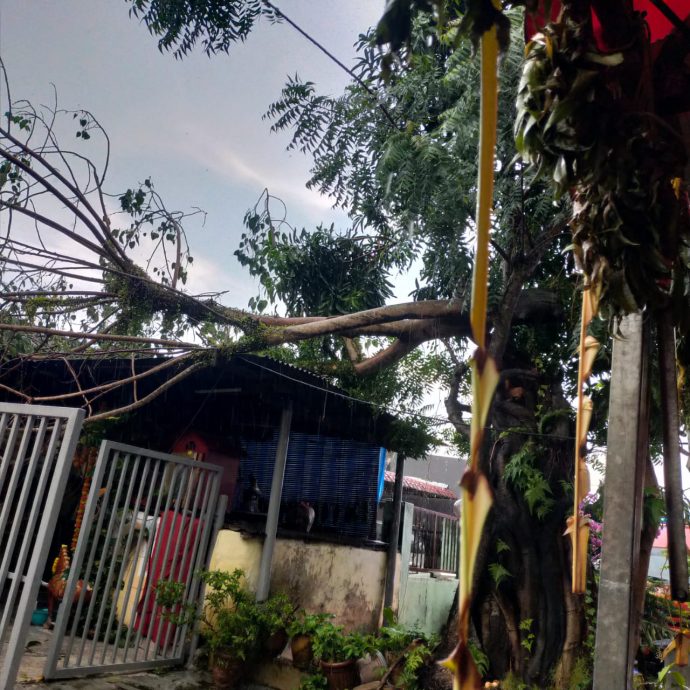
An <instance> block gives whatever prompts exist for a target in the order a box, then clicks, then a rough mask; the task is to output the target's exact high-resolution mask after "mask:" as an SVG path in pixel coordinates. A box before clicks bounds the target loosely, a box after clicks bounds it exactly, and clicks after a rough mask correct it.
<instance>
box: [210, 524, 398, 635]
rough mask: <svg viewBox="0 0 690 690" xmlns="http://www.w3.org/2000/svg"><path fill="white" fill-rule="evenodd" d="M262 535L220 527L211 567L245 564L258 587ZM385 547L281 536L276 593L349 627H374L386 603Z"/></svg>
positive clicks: (277, 550)
mask: <svg viewBox="0 0 690 690" xmlns="http://www.w3.org/2000/svg"><path fill="white" fill-rule="evenodd" d="M262 541H263V540H262V539H261V538H258V537H250V536H246V535H244V534H242V533H241V532H236V531H234V530H221V531H220V532H219V533H218V539H217V541H216V546H215V548H214V550H213V556H212V559H211V569H212V570H233V569H235V568H242V569H243V570H244V572H245V573H246V575H247V585H248V586H249V587H250V588H251V589H255V588H256V583H257V581H258V576H259V563H260V561H261V548H262ZM385 574H386V553H385V551H373V550H371V549H363V548H359V547H354V546H346V545H342V544H330V543H325V542H318V541H305V540H301V539H280V538H279V539H278V541H277V542H276V548H275V552H274V558H273V571H272V576H271V593H276V592H284V593H285V594H287V595H288V596H289V597H290V598H291V599H292V601H294V602H295V604H298V605H299V606H301V607H303V608H305V609H306V610H307V611H310V612H329V613H333V614H334V615H335V617H336V622H337V623H338V624H340V625H344V626H345V627H346V628H348V629H353V628H359V629H367V630H373V629H375V628H376V626H377V625H378V623H379V619H380V617H381V612H382V606H383V591H384V583H385Z"/></svg>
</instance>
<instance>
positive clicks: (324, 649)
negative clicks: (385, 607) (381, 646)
mask: <svg viewBox="0 0 690 690" xmlns="http://www.w3.org/2000/svg"><path fill="white" fill-rule="evenodd" d="M313 646H314V657H315V658H316V659H317V660H318V661H319V665H320V666H321V672H322V673H323V675H324V676H325V678H326V681H327V683H328V690H347V689H348V688H353V687H355V686H356V685H358V684H359V669H358V668H357V660H358V659H360V658H361V657H363V656H364V655H365V654H367V653H368V652H369V651H371V650H372V648H373V645H372V642H371V638H369V637H365V636H363V635H360V634H359V633H349V634H347V635H346V634H345V633H343V628H342V627H341V626H339V625H333V623H330V622H328V623H324V624H323V625H322V626H321V627H320V628H319V629H318V630H317V632H316V635H315V637H314V641H313Z"/></svg>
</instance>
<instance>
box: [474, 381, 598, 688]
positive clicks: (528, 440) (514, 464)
mask: <svg viewBox="0 0 690 690" xmlns="http://www.w3.org/2000/svg"><path fill="white" fill-rule="evenodd" d="M544 391H550V392H547V393H545V392H544ZM537 406H539V407H537ZM537 409H539V410H540V417H539V418H540V419H541V426H538V423H537V420H538V416H537ZM568 413H569V406H568V404H567V402H566V401H565V400H564V399H563V396H562V394H561V393H560V386H558V385H555V386H545V385H544V381H543V378H540V377H539V376H538V375H537V374H536V372H535V371H534V370H525V369H517V368H515V369H508V368H504V370H503V374H502V383H501V385H499V390H498V392H497V394H496V399H495V401H494V406H493V410H492V419H491V422H492V428H493V430H494V431H495V438H496V439H497V440H496V441H495V442H494V443H493V446H492V447H491V448H490V452H489V453H487V457H486V458H485V460H484V463H483V464H484V467H483V470H484V472H486V474H487V476H488V477H489V479H490V481H491V485H492V488H493V490H494V506H493V509H492V511H491V513H490V515H489V518H488V520H487V523H486V527H485V532H484V536H483V538H482V543H481V544H480V548H479V555H478V561H477V570H476V571H475V572H476V579H475V583H474V588H475V599H474V605H473V612H472V614H473V622H474V625H475V629H476V631H477V635H478V637H479V641H480V643H481V644H482V648H483V651H484V653H485V654H486V655H487V656H488V658H489V672H488V674H487V675H488V677H489V678H492V679H493V678H503V677H504V676H505V675H506V673H508V672H509V671H511V672H513V673H514V674H516V675H517V676H518V677H519V678H521V679H522V681H523V682H525V683H528V684H534V685H537V686H538V687H547V686H548V685H549V684H550V683H551V682H552V679H553V678H554V673H555V679H556V683H557V684H556V686H555V687H567V680H568V678H569V677H570V674H571V671H572V669H573V666H574V664H575V662H576V661H577V658H578V656H579V654H580V653H581V649H582V643H583V640H584V635H585V632H586V629H585V621H584V606H583V602H582V601H581V598H580V597H575V596H573V595H572V594H571V593H570V589H571V583H570V566H569V562H570V553H569V549H570V546H569V541H568V540H567V539H566V538H565V537H564V536H563V531H564V525H565V518H566V516H567V514H568V512H569V510H570V502H571V496H570V494H569V492H568V491H567V490H566V489H564V486H567V484H569V483H570V482H572V472H573V457H574V451H573V447H572V440H571V436H572V431H571V430H570V421H569V418H568ZM547 418H551V419H552V420H553V422H552V423H551V425H548V419H547Z"/></svg>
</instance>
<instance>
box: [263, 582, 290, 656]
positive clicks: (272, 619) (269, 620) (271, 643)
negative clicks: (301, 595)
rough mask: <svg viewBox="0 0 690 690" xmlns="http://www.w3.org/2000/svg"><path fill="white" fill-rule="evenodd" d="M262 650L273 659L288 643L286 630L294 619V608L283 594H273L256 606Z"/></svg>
mask: <svg viewBox="0 0 690 690" xmlns="http://www.w3.org/2000/svg"><path fill="white" fill-rule="evenodd" d="M258 608H259V620H260V624H261V639H262V646H263V650H264V651H265V652H266V654H267V655H268V656H269V657H271V658H273V657H275V656H278V654H280V653H281V652H282V651H283V650H284V649H285V645H286V644H287V642H288V633H287V629H288V627H289V626H290V624H291V623H292V621H293V620H294V618H295V607H294V606H293V605H292V602H291V601H290V600H289V599H288V598H287V596H285V594H275V595H274V596H272V597H270V598H269V599H267V600H266V601H263V602H261V603H260V604H259V605H258Z"/></svg>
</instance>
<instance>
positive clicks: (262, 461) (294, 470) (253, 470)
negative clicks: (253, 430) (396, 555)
mask: <svg viewBox="0 0 690 690" xmlns="http://www.w3.org/2000/svg"><path fill="white" fill-rule="evenodd" d="M277 443H278V433H277V431H276V432H275V433H274V435H273V438H272V439H271V440H270V441H248V442H246V444H245V447H244V450H245V452H246V455H245V456H244V457H243V458H242V464H241V473H242V487H243V489H246V488H247V487H248V486H249V478H250V476H251V475H254V476H255V477H256V480H257V482H258V484H259V488H260V489H261V492H262V495H263V497H265V499H266V500H267V499H268V496H269V494H270V491H271V479H272V475H273V464H274V462H275V452H276V446H277ZM379 457H380V449H379V448H378V447H376V446H370V445H367V444H365V443H357V442H355V441H347V440H344V439H337V438H331V437H326V436H317V435H308V434H299V433H293V434H290V445H289V447H288V458H287V465H286V468H285V480H284V482H283V504H285V505H286V506H289V505H290V504H297V503H299V502H300V501H308V502H309V503H310V504H311V506H312V507H313V508H314V509H315V511H316V521H315V524H314V528H313V530H315V531H319V530H321V531H333V532H337V533H339V534H343V535H348V536H353V537H361V538H366V537H368V536H369V532H370V527H371V525H372V524H373V521H374V520H375V515H376V503H377V489H378V486H377V484H378V474H379ZM238 495H239V496H240V497H241V496H242V491H240V492H239V494H238ZM236 507H240V506H239V505H238V506H236Z"/></svg>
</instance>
